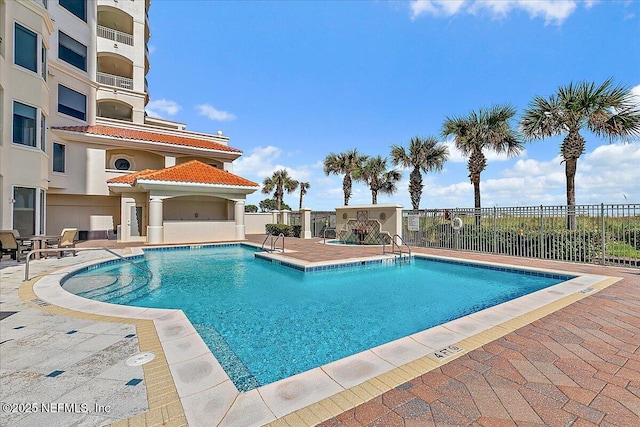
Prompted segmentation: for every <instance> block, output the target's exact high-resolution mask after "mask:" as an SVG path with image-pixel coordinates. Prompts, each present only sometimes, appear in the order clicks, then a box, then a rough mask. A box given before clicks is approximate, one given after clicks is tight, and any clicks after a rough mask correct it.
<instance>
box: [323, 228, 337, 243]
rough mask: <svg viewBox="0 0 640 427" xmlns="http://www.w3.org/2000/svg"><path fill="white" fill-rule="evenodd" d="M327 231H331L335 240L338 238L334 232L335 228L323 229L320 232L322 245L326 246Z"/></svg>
mask: <svg viewBox="0 0 640 427" xmlns="http://www.w3.org/2000/svg"><path fill="white" fill-rule="evenodd" d="M327 231H333V232H334V235H335V236H336V238H337V237H338V233H337V232H336V229H335V228H325V229H324V230H322V244H324V245H326V244H327Z"/></svg>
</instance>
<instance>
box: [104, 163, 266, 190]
mask: <svg viewBox="0 0 640 427" xmlns="http://www.w3.org/2000/svg"><path fill="white" fill-rule="evenodd" d="M138 180H144V181H162V182H176V183H196V184H210V185H233V186H242V187H258V186H259V185H258V184H256V183H255V182H253V181H249V180H248V179H245V178H242V177H240V176H238V175H234V174H232V173H231V172H227V171H224V170H222V169H218V168H216V167H214V166H211V165H207V164H205V163H202V162H201V161H198V160H191V161H189V162H185V163H180V164H179V165H175V166H171V167H168V168H165V169H159V170H152V169H145V170H143V171H139V172H134V173H131V174H128V175H124V176H120V177H117V178H112V179H110V180H108V181H107V182H108V183H110V184H130V185H135V183H136V182H137V181H138Z"/></svg>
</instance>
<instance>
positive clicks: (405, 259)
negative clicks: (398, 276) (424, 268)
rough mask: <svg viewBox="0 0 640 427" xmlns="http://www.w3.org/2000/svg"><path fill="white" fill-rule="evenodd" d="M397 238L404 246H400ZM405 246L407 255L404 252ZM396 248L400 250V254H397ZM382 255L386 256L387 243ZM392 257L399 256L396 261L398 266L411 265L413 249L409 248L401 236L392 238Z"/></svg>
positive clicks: (397, 235)
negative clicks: (402, 264)
mask: <svg viewBox="0 0 640 427" xmlns="http://www.w3.org/2000/svg"><path fill="white" fill-rule="evenodd" d="M396 238H397V239H398V240H399V241H400V242H401V243H402V245H400V244H398V240H396ZM403 246H404V247H406V253H404V252H403V251H402V247H403ZM396 248H397V249H398V252H396ZM382 253H383V254H385V255H386V253H387V245H386V243H385V244H383V245H382ZM391 255H398V258H397V259H396V260H397V261H396V262H397V263H398V264H401V263H406V264H409V263H411V247H409V245H408V244H407V243H406V242H405V241H404V239H402V237H401V236H400V235H399V234H394V235H393V237H391Z"/></svg>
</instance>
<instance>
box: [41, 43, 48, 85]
mask: <svg viewBox="0 0 640 427" xmlns="http://www.w3.org/2000/svg"><path fill="white" fill-rule="evenodd" d="M40 50H41V51H42V70H41V74H42V79H43V80H44V81H45V82H46V81H47V48H46V47H44V44H43V45H42V48H41V49H40Z"/></svg>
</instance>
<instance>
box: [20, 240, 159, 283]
mask: <svg viewBox="0 0 640 427" xmlns="http://www.w3.org/2000/svg"><path fill="white" fill-rule="evenodd" d="M73 251H74V252H82V251H106V252H109V253H110V254H111V255H115V256H116V257H118V258H120V259H121V260H123V261H126V262H128V263H129V264H131V265H133V266H135V267H138V268H139V269H140V270H142V271H144V272H146V273H148V274H149V278H150V279H151V278H153V273H152V272H151V270H149V269H148V268H145V267H143V266H141V265H140V264H136V263H135V262H133V261H131V260H130V259H129V258H126V257H123V256H122V255H120V254H119V253H117V252H114V251H112V250H111V249H109V248H105V247H100V248H73ZM59 252H60V249H35V250H32V251H29V253H28V254H27V260H26V263H25V265H24V281H25V282H26V281H27V280H29V261H31V255H34V254H36V253H37V254H40V253H59Z"/></svg>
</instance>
